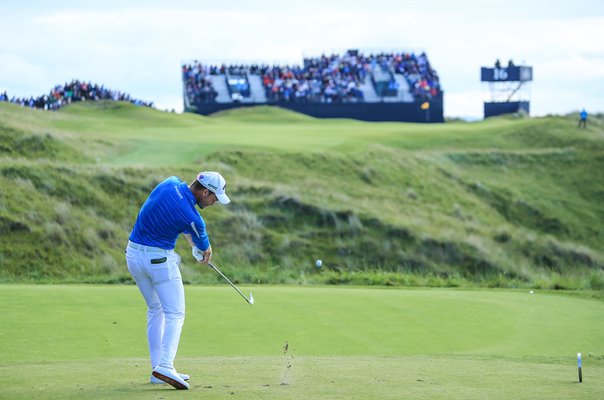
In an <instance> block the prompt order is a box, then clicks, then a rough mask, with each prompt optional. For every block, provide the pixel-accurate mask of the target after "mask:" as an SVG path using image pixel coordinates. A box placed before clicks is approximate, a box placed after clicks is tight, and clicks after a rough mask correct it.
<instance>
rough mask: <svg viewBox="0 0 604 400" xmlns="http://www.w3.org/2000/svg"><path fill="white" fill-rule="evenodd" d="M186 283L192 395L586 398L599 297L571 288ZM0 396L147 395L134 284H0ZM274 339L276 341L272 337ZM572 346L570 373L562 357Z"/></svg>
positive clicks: (602, 320) (592, 383)
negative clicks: (251, 300)
mask: <svg viewBox="0 0 604 400" xmlns="http://www.w3.org/2000/svg"><path fill="white" fill-rule="evenodd" d="M241 289H242V290H244V291H246V292H247V291H248V290H250V289H251V290H252V291H253V292H254V297H255V299H256V303H255V304H254V306H249V305H248V304H246V303H245V302H244V301H243V300H242V299H241V298H240V297H239V296H238V295H237V293H235V291H233V290H232V289H231V288H230V287H229V286H227V285H220V286H187V287H186V289H185V290H186V297H187V319H186V322H185V325H184V330H183V334H182V338H181V342H180V346H179V352H178V356H177V358H176V364H175V365H176V367H177V368H178V369H179V370H181V371H183V372H186V373H189V374H190V375H191V376H192V378H191V382H190V383H191V387H192V390H191V391H190V392H189V393H187V394H186V395H187V396H192V397H193V398H199V397H212V398H220V399H223V398H233V397H243V398H270V399H276V398H280V399H282V398H291V399H299V398H321V399H340V398H342V399H343V398H363V399H400V398H408V399H420V398H421V399H423V398H437V399H468V398H489V399H509V398H514V399H569V398H581V399H598V398H600V397H601V393H602V391H603V390H604V381H603V380H602V379H601V376H602V374H603V373H604V352H603V349H604V342H603V340H604V337H603V336H602V335H601V332H602V330H603V329H604V302H603V301H602V299H601V298H599V299H594V298H590V297H589V293H587V292H585V291H583V292H577V293H570V292H569V293H568V294H564V295H561V294H560V292H557V293H551V292H544V291H539V290H537V291H535V292H534V293H533V294H530V293H529V291H528V290H513V291H512V290H461V289H400V288H360V287H333V286H330V287H296V286H274V285H271V286H268V285H262V286H252V287H250V286H247V285H246V286H241ZM0 301H2V303H3V304H9V303H10V304H11V307H7V308H5V311H4V313H3V324H2V329H0V339H1V340H0V353H1V354H2V360H1V361H0V374H2V376H4V377H10V379H4V380H2V381H1V382H0V397H2V398H10V399H30V398H43V399H55V398H57V399H58V398H61V399H72V398H73V399H75V398H99V399H101V398H112V399H122V398H124V399H125V398H128V399H147V398H159V397H164V398H165V397H166V396H180V395H182V393H179V392H177V391H175V390H173V389H171V388H169V387H166V386H159V387H158V386H152V385H149V384H148V383H147V382H148V379H149V374H150V367H149V361H148V359H147V347H146V340H145V324H146V313H145V306H144V302H143V299H142V297H141V296H140V294H139V293H138V290H137V288H136V286H134V285H111V286H102V285H1V286H0ZM286 342H287V344H288V347H287V351H285V350H284V345H285V343H286ZM577 352H581V353H583V355H584V364H583V366H584V367H583V368H584V370H583V373H584V375H583V377H584V382H583V383H581V384H579V383H578V382H577V365H576V353H577Z"/></svg>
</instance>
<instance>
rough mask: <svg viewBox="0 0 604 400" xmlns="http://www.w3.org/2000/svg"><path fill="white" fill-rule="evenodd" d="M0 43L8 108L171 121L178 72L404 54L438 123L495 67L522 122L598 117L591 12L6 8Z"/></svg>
mask: <svg viewBox="0 0 604 400" xmlns="http://www.w3.org/2000/svg"><path fill="white" fill-rule="evenodd" d="M80 3H82V4H80ZM0 38H1V39H0V91H4V90H6V91H7V92H8V94H9V95H16V96H30V95H36V96H37V95H41V94H45V93H48V91H49V90H50V89H51V88H52V87H53V86H54V85H56V84H62V83H64V82H66V81H70V80H72V79H74V78H75V79H80V80H86V81H91V82H94V83H99V84H104V85H105V86H106V87H109V88H111V89H116V90H121V91H124V92H127V93H129V94H130V95H131V96H133V97H135V98H139V99H142V100H147V101H153V102H155V104H156V106H157V107H158V108H161V109H172V108H174V109H176V110H177V111H181V110H182V107H183V106H182V83H181V80H180V65H181V63H182V62H183V61H185V60H193V59H198V60H201V61H204V62H210V63H221V62H227V63H228V62H231V63H240V62H245V63H250V62H266V63H285V62H289V63H296V64H301V62H302V57H303V56H304V55H308V56H318V55H320V54H321V53H323V52H327V53H331V52H333V51H336V52H340V53H341V52H343V51H345V50H346V49H361V50H365V51H372V50H386V51H394V50H412V51H416V52H418V51H426V53H427V55H428V58H429V59H430V61H431V63H432V66H433V68H434V69H436V71H437V72H438V74H439V76H440V80H441V85H442V87H443V88H444V90H445V115H446V116H451V117H454V116H461V117H473V118H481V117H482V102H483V100H484V93H485V92H486V93H488V90H487V89H488V87H483V84H481V83H480V67H481V66H492V65H493V63H494V62H495V60H496V59H497V58H499V59H501V61H502V62H503V63H504V64H505V63H507V61H508V60H509V59H513V60H514V62H516V63H517V64H520V63H524V64H526V65H531V66H533V79H534V81H533V83H532V84H531V114H532V115H545V114H564V113H568V112H571V111H575V110H579V109H581V108H583V107H585V108H586V109H587V110H588V111H591V112H603V111H604V1H602V0H594V1H588V0H574V1H559V0H544V1H541V0H537V1H529V0H522V1H520V0H499V1H471V0H458V1H446V0H442V1H439V0H424V1H404V0H395V1H388V0H372V1H352V0H348V1H342V0H303V1H298V0H280V1H268V0H256V1H252V0H247V1H246V0H230V1H219V0H218V1H217V0H213V1H202V0H198V1H155V0H146V1H127V0H122V1H112V0H105V1H102V2H98V1H97V2H84V1H62V0H55V1H24V0H20V1H12V0H3V1H2V2H1V3H0Z"/></svg>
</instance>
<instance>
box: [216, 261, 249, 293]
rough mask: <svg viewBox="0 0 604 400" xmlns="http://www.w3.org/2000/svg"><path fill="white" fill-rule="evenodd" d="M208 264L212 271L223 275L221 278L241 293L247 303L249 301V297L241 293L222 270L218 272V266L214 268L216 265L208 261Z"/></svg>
mask: <svg viewBox="0 0 604 400" xmlns="http://www.w3.org/2000/svg"><path fill="white" fill-rule="evenodd" d="M208 265H209V266H210V267H212V269H213V270H214V271H216V272H218V273H219V274H220V276H222V277H223V278H224V279H225V280H226V281H227V282H228V283H229V285H231V286H232V287H233V289H235V290H236V291H237V293H239V294H240V295H241V297H243V298H244V299H245V301H247V302H248V303H249V302H250V301H249V299H248V298H247V297H245V295H244V294H243V293H241V290H239V289H238V288H237V286H235V285H234V284H233V282H231V280H230V279H229V278H227V277H226V276H225V275H224V274H223V273H222V272H220V270H219V269H218V268H216V267H215V266H214V264H212V263H211V262H210V263H208Z"/></svg>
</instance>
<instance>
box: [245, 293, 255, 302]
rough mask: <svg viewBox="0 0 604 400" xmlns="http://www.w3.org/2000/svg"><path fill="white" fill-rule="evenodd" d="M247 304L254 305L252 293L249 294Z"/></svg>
mask: <svg viewBox="0 0 604 400" xmlns="http://www.w3.org/2000/svg"><path fill="white" fill-rule="evenodd" d="M247 302H248V303H250V304H254V296H252V292H250V299H249V300H248V301H247Z"/></svg>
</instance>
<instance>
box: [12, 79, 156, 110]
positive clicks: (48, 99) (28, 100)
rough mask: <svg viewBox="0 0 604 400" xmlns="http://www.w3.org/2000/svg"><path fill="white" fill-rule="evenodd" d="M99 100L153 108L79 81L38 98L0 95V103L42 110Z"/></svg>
mask: <svg viewBox="0 0 604 400" xmlns="http://www.w3.org/2000/svg"><path fill="white" fill-rule="evenodd" d="M99 100H114V101H127V102H129V103H132V104H134V105H137V106H143V107H153V102H145V101H142V100H138V99H133V98H131V97H130V95H129V94H127V93H123V92H120V91H116V90H110V89H107V88H105V87H104V86H103V85H100V86H99V85H98V84H92V83H90V82H80V81H79V80H73V81H71V82H69V83H65V84H64V85H57V86H55V87H54V88H52V89H51V90H50V93H48V94H45V95H42V96H38V97H34V96H31V97H15V96H12V97H10V96H9V95H8V94H7V93H6V92H4V93H0V101H7V102H10V103H14V104H18V105H20V106H22V107H30V108H38V109H43V110H57V109H59V108H61V107H62V106H63V105H65V104H69V103H71V102H75V101H99Z"/></svg>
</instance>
